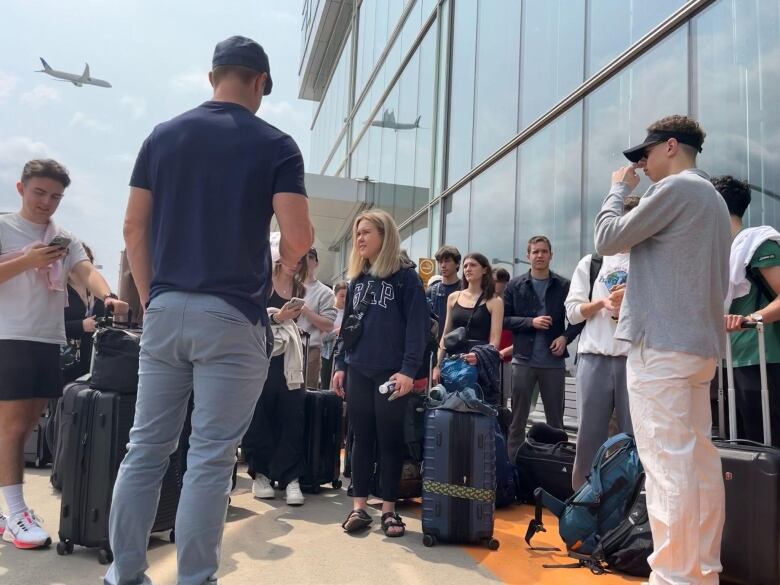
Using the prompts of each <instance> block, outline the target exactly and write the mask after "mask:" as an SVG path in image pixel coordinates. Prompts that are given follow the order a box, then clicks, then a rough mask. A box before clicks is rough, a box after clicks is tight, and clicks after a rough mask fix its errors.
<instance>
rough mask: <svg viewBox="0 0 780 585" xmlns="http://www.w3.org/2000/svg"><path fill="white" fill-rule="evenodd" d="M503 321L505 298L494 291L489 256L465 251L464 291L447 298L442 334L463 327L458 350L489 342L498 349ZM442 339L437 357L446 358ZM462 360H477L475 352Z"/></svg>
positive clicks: (463, 350) (435, 379) (471, 361)
mask: <svg viewBox="0 0 780 585" xmlns="http://www.w3.org/2000/svg"><path fill="white" fill-rule="evenodd" d="M503 322H504V301H503V300H502V299H501V298H500V297H498V296H496V294H495V282H494V281H493V268H492V267H491V266H490V263H489V262H488V259H487V258H486V257H485V256H484V255H482V254H479V253H471V254H468V255H467V256H466V257H465V258H464V259H463V290H460V291H456V292H454V293H452V294H451V295H450V296H449V298H448V299H447V320H446V322H445V325H444V332H443V333H442V340H443V339H444V336H445V335H447V333H449V332H450V331H453V330H455V329H457V328H458V327H464V328H466V338H467V340H468V341H467V342H466V343H465V344H464V347H463V348H461V349H459V351H461V352H463V353H466V352H468V351H469V350H470V349H471V348H472V347H475V346H477V345H488V344H489V345H492V346H493V347H495V348H496V349H498V346H499V343H500V342H501V329H502V327H503ZM445 353H446V352H445V349H444V344H443V341H442V342H441V343H440V345H439V360H438V363H441V362H442V360H443V359H444V357H445ZM464 359H465V360H466V361H467V362H468V363H470V364H475V363H476V362H477V356H476V355H475V354H474V353H466V355H465V356H464ZM439 374H440V371H439V368H438V367H436V368H434V371H433V378H434V381H436V382H438V380H439Z"/></svg>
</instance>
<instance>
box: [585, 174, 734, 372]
mask: <svg viewBox="0 0 780 585" xmlns="http://www.w3.org/2000/svg"><path fill="white" fill-rule="evenodd" d="M627 195H629V188H628V186H627V185H626V184H625V183H617V184H615V185H613V186H612V190H611V191H610V192H609V195H607V198H606V199H605V200H604V203H603V205H602V207H601V211H600V212H599V214H598V215H597V216H596V233H595V244H596V250H597V251H598V252H599V253H600V254H603V255H604V256H611V255H613V254H617V253H618V252H622V251H627V250H629V249H630V250H631V276H630V277H629V279H628V285H627V287H626V296H625V298H624V300H623V306H622V308H621V311H620V322H619V323H618V327H617V331H616V333H615V336H616V337H617V338H618V339H625V340H626V341H631V342H633V343H638V342H640V341H641V340H642V339H643V338H644V340H645V344H646V345H647V347H650V348H653V349H659V350H667V351H678V352H684V353H691V354H695V355H700V356H703V357H708V358H710V357H712V358H718V357H720V355H721V354H722V352H723V351H724V350H725V337H726V329H725V326H724V323H723V300H724V299H725V297H726V292H727V290H728V283H729V276H728V274H729V251H730V248H731V230H730V225H729V212H728V209H727V208H726V203H725V202H724V201H723V198H722V197H721V196H720V195H719V194H718V192H717V191H716V190H715V188H714V187H713V186H712V184H711V183H710V181H709V177H708V176H707V174H706V173H704V172H703V171H700V170H699V169H688V170H685V171H682V172H681V173H678V174H676V175H671V176H669V177H666V178H665V179H662V180H660V181H658V183H656V184H655V185H653V186H651V187H650V188H649V189H648V190H647V193H645V195H644V196H643V197H642V198H641V199H640V202H639V205H638V206H637V207H636V209H634V210H632V211H630V212H629V213H627V214H625V215H623V197H625V196H627Z"/></svg>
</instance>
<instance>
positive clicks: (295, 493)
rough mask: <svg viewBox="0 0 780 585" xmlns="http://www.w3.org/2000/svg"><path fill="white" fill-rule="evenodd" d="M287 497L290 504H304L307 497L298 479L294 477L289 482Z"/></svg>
mask: <svg viewBox="0 0 780 585" xmlns="http://www.w3.org/2000/svg"><path fill="white" fill-rule="evenodd" d="M285 499H286V500H287V505H288V506H303V502H304V501H305V500H306V499H305V498H304V497H303V492H302V491H301V485H300V484H299V483H298V480H297V479H294V480H292V481H291V482H290V483H288V484H287V489H286V490H285Z"/></svg>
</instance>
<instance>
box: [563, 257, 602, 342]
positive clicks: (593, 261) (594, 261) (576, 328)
mask: <svg viewBox="0 0 780 585" xmlns="http://www.w3.org/2000/svg"><path fill="white" fill-rule="evenodd" d="M603 265H604V256H602V255H601V254H599V253H598V252H593V254H591V255H590V267H589V268H588V276H589V279H590V292H588V300H591V301H592V300H593V286H594V285H595V284H596V279H597V278H598V277H599V271H600V270H601V267H602V266H603ZM586 323H587V321H583V322H582V323H577V324H576V325H571V326H570V328H571V330H572V332H573V335H572V336H571V339H574V338H575V337H577V336H578V335H579V334H580V333H582V330H583V329H585V325H586Z"/></svg>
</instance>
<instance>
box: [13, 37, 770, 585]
mask: <svg viewBox="0 0 780 585" xmlns="http://www.w3.org/2000/svg"><path fill="white" fill-rule="evenodd" d="M209 78H210V81H211V83H212V86H213V88H214V96H213V99H212V100H211V101H208V102H206V103H204V104H202V105H200V106H198V107H197V108H195V109H193V110H190V111H188V112H185V113H184V114H182V115H180V116H177V117H175V118H173V119H172V120H169V121H167V122H164V123H162V124H160V125H158V126H157V127H156V128H155V129H154V130H153V131H152V133H151V134H150V136H149V137H148V138H147V139H146V140H145V141H144V143H143V145H142V146H141V149H140V152H139V154H138V158H137V161H136V164H135V168H134V170H133V173H132V177H131V181H130V184H131V189H130V196H129V201H128V205H127V211H126V217H125V224H124V236H125V242H126V247H127V255H128V259H129V262H130V266H131V269H132V274H133V278H134V281H135V284H136V286H137V288H138V293H139V297H140V300H141V303H142V305H143V307H144V315H143V336H142V341H141V354H140V371H139V386H138V399H137V406H136V415H135V423H134V425H133V429H132V431H131V433H130V441H129V445H128V452H127V455H126V457H125V459H124V461H123V462H122V464H121V468H120V471H119V475H118V477H117V481H116V484H115V488H114V495H113V502H112V506H111V518H110V542H111V549H112V551H113V554H114V561H113V564H112V565H111V567H110V568H109V570H108V572H107V574H106V576H105V583H106V584H108V585H120V584H127V583H148V582H149V580H148V578H147V577H146V575H145V570H146V567H147V564H146V548H147V543H148V538H149V533H150V530H151V528H152V524H153V522H154V515H155V508H156V504H157V500H158V498H159V495H160V489H161V482H162V479H163V475H164V473H165V469H166V466H167V462H168V458H169V457H170V455H171V454H172V453H173V452H174V450H175V449H176V446H177V441H178V439H179V436H180V433H181V429H182V426H183V425H184V419H185V416H187V413H188V412H189V411H188V404H189V402H190V400H191V399H192V400H193V401H194V408H193V409H192V415H191V425H192V434H191V436H190V439H189V441H190V448H189V453H188V463H187V473H186V474H185V476H184V485H183V488H182V492H181V498H180V503H179V511H178V516H177V520H176V534H177V539H176V546H177V552H178V582H179V583H182V584H184V585H202V584H203V583H207V582H212V581H213V579H214V575H215V574H216V572H217V569H218V566H219V553H220V542H221V538H222V532H223V528H224V522H225V514H226V510H227V506H228V497H229V493H230V478H231V474H232V470H233V466H234V464H235V454H236V449H237V447H238V446H239V444H241V445H242V448H243V453H244V456H245V457H246V462H247V464H248V472H249V474H250V475H251V476H252V478H253V487H252V492H253V494H254V495H255V497H258V498H271V497H274V495H275V489H274V485H273V483H272V482H273V481H276V482H278V484H279V487H280V489H283V490H284V491H285V498H286V501H287V503H288V504H290V505H301V504H303V502H304V497H303V494H302V493H301V489H300V484H299V478H300V476H301V473H302V467H303V434H304V397H305V388H307V387H308V388H318V387H320V388H323V389H326V388H332V389H333V391H334V392H336V393H337V394H339V395H340V396H343V397H345V398H346V404H347V412H348V417H349V421H350V425H351V428H352V431H353V435H354V443H353V447H352V454H351V455H352V460H351V461H352V479H353V490H354V501H353V509H352V510H351V511H350V512H349V514H348V515H347V517H346V518H345V519H344V521H343V524H342V527H343V529H344V530H345V531H347V532H354V531H356V530H359V529H361V528H364V527H366V526H368V525H370V524H371V523H372V516H371V514H370V509H369V508H368V506H367V498H368V496H369V483H370V479H371V474H372V469H373V464H374V462H375V460H376V459H377V458H378V459H380V460H381V462H382V465H381V476H380V478H379V482H380V485H381V494H382V499H383V503H382V510H381V518H380V525H381V529H382V530H383V531H384V533H385V534H386V535H387V536H390V537H399V536H402V535H403V534H404V530H405V524H404V522H403V520H402V518H401V517H400V516H399V515H398V514H397V513H396V510H395V502H396V499H397V494H398V484H399V479H400V474H401V468H402V465H403V450H404V435H403V432H402V428H403V424H404V416H405V413H406V411H407V408H406V402H407V401H408V400H409V396H410V393H412V392H413V391H414V390H415V389H419V388H420V387H421V381H423V385H424V384H425V383H427V380H426V379H427V378H428V375H429V373H430V371H431V370H430V366H431V364H430V363H429V362H428V361H427V359H426V355H427V354H426V349H427V348H428V346H429V345H430V340H431V338H432V337H433V339H434V342H436V343H438V351H437V352H434V354H435V358H436V359H435V361H436V362H438V363H441V362H442V360H443V359H444V358H445V357H447V356H450V357H453V356H454V357H456V358H458V359H462V360H465V361H466V362H468V363H469V364H475V365H478V364H480V363H488V362H491V361H492V360H494V359H495V360H496V361H498V360H501V359H504V360H510V359H511V364H512V365H511V370H512V374H511V384H510V387H511V392H510V395H511V400H510V401H508V402H509V404H511V410H512V422H511V425H510V429H509V436H508V449H509V451H510V456H511V454H513V453H514V452H515V451H516V450H517V449H518V448H519V446H520V445H521V444H522V443H523V441H524V439H525V431H526V427H527V423H528V418H529V413H530V411H531V408H532V404H533V400H534V391H535V389H536V388H537V386H538V389H539V395H540V397H541V399H542V402H543V406H544V414H545V417H546V420H547V423H548V424H550V425H551V426H554V427H557V428H563V424H564V420H563V419H564V395H565V390H564V388H565V377H566V370H567V361H566V360H567V357H568V349H567V348H568V347H569V346H570V344H572V342H573V341H574V340H575V338H577V337H579V341H578V345H577V358H576V387H577V402H578V413H579V431H578V438H577V459H576V462H575V466H574V471H573V475H572V487H573V488H574V489H577V488H578V487H580V486H581V485H582V484H583V482H585V479H586V474H587V471H588V467H589V464H590V461H591V459H592V457H593V454H594V453H595V451H596V450H597V449H598V447H599V446H600V445H601V444H602V443H603V442H604V440H605V439H606V438H607V436H608V434H609V428H610V421H614V422H615V423H616V427H617V429H618V430H620V431H624V432H630V433H633V434H634V435H635V438H636V443H637V446H638V450H639V454H640V456H641V459H642V463H643V465H644V468H645V471H646V474H647V503H648V513H649V517H650V523H651V528H652V533H653V539H654V553H653V555H652V556H651V558H650V565H651V567H652V569H653V571H654V575H655V576H654V577H653V578H654V579H655V581H653V582H655V583H697V584H699V583H701V584H705V583H716V582H717V580H718V573H719V572H720V570H721V564H720V560H719V558H720V542H721V531H722V528H723V523H724V513H725V512H724V507H725V504H724V490H723V481H722V478H721V464H720V459H719V456H718V453H717V451H716V449H715V447H714V446H713V443H712V441H711V429H712V418H711V410H710V391H709V387H710V381H711V380H712V379H713V376H714V373H715V367H716V362H717V361H718V360H719V359H720V358H721V356H722V355H723V354H724V344H725V343H726V339H727V338H726V330H727V329H728V330H729V331H734V332H736V333H735V334H733V335H732V337H731V343H732V348H733V354H734V364H735V366H736V371H735V379H736V383H737V396H738V398H739V401H738V414H739V425H740V433H741V436H745V437H747V438H751V439H756V440H760V438H761V436H762V424H761V410H760V398H759V396H760V392H759V388H760V376H759V373H758V366H757V363H758V355H757V349H756V347H755V344H754V343H753V340H752V338H750V334H749V333H742V332H739V329H740V327H741V326H742V324H744V322H745V321H762V322H764V323H765V324H770V323H773V322H775V321H776V320H778V319H780V300H778V299H777V292H776V291H778V290H780V234H778V232H776V231H775V230H774V229H772V228H768V227H763V228H747V229H746V228H744V226H743V224H742V217H743V216H744V214H745V212H746V210H747V208H748V205H749V203H750V187H749V186H748V185H747V184H746V183H744V182H742V181H739V180H737V179H735V178H733V177H719V178H716V179H712V180H710V178H709V177H708V176H707V175H706V174H705V173H704V172H703V171H701V170H699V169H697V168H696V155H697V154H698V152H700V151H701V149H702V145H703V142H704V138H705V134H704V131H703V130H702V129H701V127H700V126H699V125H698V124H697V123H696V122H695V121H694V120H692V119H690V118H687V117H684V116H670V117H667V118H663V119H661V120H659V121H657V122H655V123H653V124H652V125H650V127H649V128H648V135H647V138H646V140H645V141H644V142H642V143H641V144H639V145H637V146H635V147H632V148H630V149H628V150H626V151H625V153H624V154H625V156H626V157H627V158H628V160H629V161H630V162H631V164H630V165H628V166H625V167H623V168H621V169H619V170H617V171H615V173H614V174H613V175H612V187H611V190H610V191H609V194H608V195H607V196H606V198H605V199H604V202H603V205H602V208H601V210H600V211H599V213H598V215H597V217H596V221H595V226H594V229H595V231H594V243H595V246H594V251H593V253H591V254H588V255H586V256H585V257H584V258H582V259H581V260H580V262H579V263H578V264H577V267H576V269H575V271H574V274H573V275H572V278H571V280H569V278H567V277H566V276H564V275H561V274H559V273H556V272H554V271H553V270H551V265H552V264H553V258H554V256H553V243H552V242H551V241H550V239H549V238H547V237H546V236H544V235H536V236H533V237H531V238H530V239H529V240H528V243H527V260H528V264H529V266H530V268H529V270H528V271H526V272H523V273H520V274H518V275H516V276H515V277H514V278H510V276H511V275H510V274H509V273H508V272H507V271H506V269H503V268H499V269H494V268H493V267H492V266H491V265H490V263H489V261H488V259H487V258H486V257H485V255H483V254H482V253H479V252H478V251H473V252H469V253H467V254H466V255H465V256H461V252H460V251H459V250H458V249H457V248H455V247H454V246H450V245H445V246H443V247H441V249H439V250H438V252H437V253H436V261H437V264H438V268H439V273H440V274H439V277H438V278H436V279H433V280H432V281H431V282H430V283H429V284H428V286H427V290H426V288H425V287H424V285H423V282H422V281H421V279H420V277H419V276H418V274H417V271H416V268H415V266H414V264H413V263H411V262H410V261H409V259H408V257H407V256H406V255H405V253H403V251H402V250H401V249H400V237H399V232H398V228H397V226H396V224H395V222H394V220H393V218H392V216H391V215H390V214H388V213H387V212H385V211H383V210H381V209H378V208H373V209H369V210H367V211H363V212H362V213H360V214H359V215H358V216H357V218H356V219H355V220H354V223H353V226H352V246H353V247H352V250H351V254H350V258H349V263H348V267H347V272H346V277H347V280H348V282H338V283H335V285H334V286H333V288H331V287H329V286H327V285H326V284H324V283H322V282H320V281H319V280H317V271H318V267H319V256H318V252H317V250H316V249H315V248H313V247H312V245H313V242H314V232H313V227H312V223H311V220H310V218H309V211H308V202H307V197H306V190H305V186H304V175H303V158H302V156H301V154H300V152H299V150H298V147H297V146H296V144H295V142H294V141H293V140H292V139H291V138H290V137H289V136H288V135H286V134H285V133H284V132H282V131H280V130H278V129H277V128H275V127H273V126H270V125H269V124H267V123H266V122H264V121H263V120H262V119H261V118H259V117H257V116H255V113H256V112H257V110H258V108H259V107H260V104H261V101H262V99H263V96H265V95H268V94H269V93H270V92H271V89H272V79H271V74H270V66H269V63H268V58H267V56H266V54H265V52H264V51H263V49H262V48H261V47H260V46H259V45H258V44H257V43H255V42H254V41H251V40H250V39H246V38H244V37H231V38H229V39H226V40H225V41H223V42H221V43H219V44H218V45H217V47H216V49H215V52H214V57H213V62H212V71H211V72H210V74H209ZM640 169H641V170H643V171H644V173H645V174H646V175H647V176H648V177H649V178H650V180H651V181H652V182H653V185H652V186H651V187H650V189H649V190H648V191H647V192H646V193H644V194H643V195H642V196H641V198H639V197H636V196H635V194H634V190H635V189H636V187H637V185H638V183H639V176H638V174H637V171H638V170H640ZM606 180H607V177H605V184H606ZM69 184H70V177H69V175H68V173H67V171H66V170H65V168H64V167H63V166H62V165H60V164H59V163H57V162H55V161H52V160H33V161H30V162H28V163H27V164H26V165H25V166H24V169H23V170H22V174H21V179H20V181H19V183H18V184H17V190H18V192H19V195H20V197H21V206H20V209H19V211H18V212H16V213H11V214H8V215H4V216H1V217H0V492H2V495H3V500H4V502H5V508H4V515H0V532H3V539H4V540H5V541H8V542H12V543H13V544H14V545H15V546H16V547H18V548H23V549H24V548H38V547H40V546H45V545H46V544H48V543H49V542H50V537H49V535H48V534H47V533H46V531H45V530H44V529H43V527H42V526H41V524H40V522H39V520H38V518H37V517H36V515H35V514H34V512H33V511H32V510H31V509H30V508H29V507H28V505H27V503H26V502H25V500H24V496H23V481H22V480H23V458H22V454H23V445H24V442H25V439H26V437H27V436H28V434H29V433H30V432H31V429H32V427H33V425H34V424H35V423H37V421H38V417H39V416H40V414H41V411H42V410H43V409H44V407H45V406H46V404H47V402H48V401H49V400H50V399H55V398H57V397H58V396H59V395H60V394H61V392H62V387H63V372H62V369H61V367H60V360H61V353H63V351H67V349H66V350H62V349H61V348H62V346H63V345H64V344H66V339H67V340H70V342H69V343H70V344H75V345H77V346H79V347H80V358H79V360H76V361H74V363H72V364H71V366H72V371H70V372H68V373H67V374H66V375H67V376H68V377H69V379H73V378H75V377H76V376H78V375H81V374H82V373H84V372H86V371H87V369H88V363H89V355H90V350H89V347H90V343H91V341H90V339H91V333H92V332H94V330H95V328H96V320H95V317H96V315H99V314H100V312H102V307H101V305H104V306H105V307H107V308H111V309H112V310H113V311H114V312H115V313H116V314H119V315H122V314H126V313H127V311H128V306H127V304H126V303H125V302H123V301H122V300H119V299H118V298H117V297H116V295H115V294H113V293H112V291H111V288H110V286H109V285H108V283H107V282H106V281H105V279H103V278H102V276H101V275H100V273H99V272H98V270H97V269H96V268H95V266H94V264H93V261H92V260H93V258H92V255H91V251H89V249H88V248H86V247H85V246H83V245H82V244H81V242H80V241H79V240H78V239H77V238H76V236H75V235H73V234H71V233H69V232H67V231H65V230H63V229H62V228H60V227H59V226H57V225H56V224H55V223H54V221H53V219H52V217H53V215H54V214H55V212H56V210H57V207H58V206H59V204H60V203H61V201H62V200H63V197H64V192H65V190H66V188H67V187H68V185H69ZM215 186H217V188H216V191H215ZM215 193H220V194H222V193H229V194H230V197H223V196H218V197H215ZM272 216H275V218H276V221H277V223H278V225H279V237H278V239H277V240H276V242H275V243H274V245H273V246H272V245H271V243H270V223H271V218H272ZM228 226H229V229H228ZM215 228H216V229H215ZM732 241H733V243H732ZM724 300H727V303H728V304H727V305H726V306H727V307H728V308H729V310H728V311H726V312H727V313H728V314H727V315H726V316H725V318H724ZM65 307H66V308H65ZM63 308H65V316H63ZM432 316H433V318H432ZM432 323H433V326H432ZM66 345H67V344H66ZM767 355H768V361H769V363H770V366H769V383H770V386H771V397H772V416H771V418H772V424H773V430H774V431H775V432H774V437H775V443H776V444H778V441H780V428H778V427H780V400H779V399H778V389H777V383H778V375H780V370H778V368H780V329H778V328H777V327H769V328H767ZM304 363H305V364H306V366H305V367H304ZM568 365H569V366H570V365H571V363H569V364H568ZM489 371H490V372H493V373H492V374H490V375H491V376H493V377H494V378H495V380H494V381H495V384H494V385H492V387H491V388H488V389H486V390H487V391H486V392H485V396H484V398H485V400H486V401H487V402H491V403H493V404H501V405H502V406H506V404H507V400H506V398H507V397H506V396H504V393H503V388H502V387H501V385H500V384H499V381H498V379H497V375H496V374H495V372H496V370H495V369H491V370H489ZM432 375H433V380H432V382H436V381H438V379H439V377H440V375H441V372H440V370H439V368H438V366H437V367H434V368H433V370H432ZM388 382H389V383H391V384H392V386H393V388H392V393H380V392H379V387H380V386H382V385H384V384H386V383H388Z"/></svg>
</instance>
